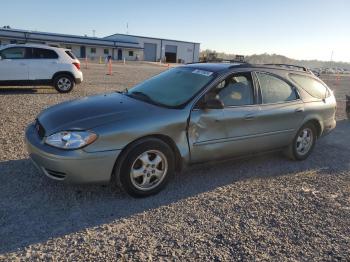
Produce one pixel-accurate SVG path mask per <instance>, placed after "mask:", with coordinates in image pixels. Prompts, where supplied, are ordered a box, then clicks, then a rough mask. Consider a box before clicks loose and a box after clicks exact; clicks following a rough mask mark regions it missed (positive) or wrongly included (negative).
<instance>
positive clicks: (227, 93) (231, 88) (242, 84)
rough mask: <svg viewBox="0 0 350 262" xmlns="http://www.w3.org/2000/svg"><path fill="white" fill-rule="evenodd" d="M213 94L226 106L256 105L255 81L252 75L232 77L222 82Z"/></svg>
mask: <svg viewBox="0 0 350 262" xmlns="http://www.w3.org/2000/svg"><path fill="white" fill-rule="evenodd" d="M212 92H214V94H215V95H216V98H218V99H220V100H221V101H222V102H223V103H224V105H225V106H243V105H252V104H254V92H253V81H252V77H251V74H250V73H246V74H235V75H233V76H230V77H228V78H226V79H225V80H224V81H222V82H220V83H219V84H218V85H217V86H216V87H215V88H214V89H213V90H212Z"/></svg>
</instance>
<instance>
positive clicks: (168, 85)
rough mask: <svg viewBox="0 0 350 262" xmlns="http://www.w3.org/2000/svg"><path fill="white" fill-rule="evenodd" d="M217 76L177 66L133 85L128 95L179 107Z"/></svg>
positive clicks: (208, 72)
mask: <svg viewBox="0 0 350 262" xmlns="http://www.w3.org/2000/svg"><path fill="white" fill-rule="evenodd" d="M214 77H215V74H214V73H213V72H210V71H205V70H200V69H194V68H190V67H177V68H173V69H171V70H167V71H165V72H163V73H161V74H159V75H156V76H154V77H152V78H150V79H148V80H146V81H145V82H142V83H140V84H139V85H137V86H135V87H133V88H132V89H131V90H130V92H128V94H127V95H128V96H131V97H134V98H136V99H139V100H144V101H146V102H151V103H152V102H153V103H155V104H159V105H164V106H167V107H177V106H180V105H183V104H185V103H187V102H188V101H189V100H190V99H191V98H193V97H194V96H195V95H196V94H197V93H198V92H199V91H200V90H202V89H203V87H205V86H206V85H207V84H208V83H209V82H211V81H212V80H213V79H214Z"/></svg>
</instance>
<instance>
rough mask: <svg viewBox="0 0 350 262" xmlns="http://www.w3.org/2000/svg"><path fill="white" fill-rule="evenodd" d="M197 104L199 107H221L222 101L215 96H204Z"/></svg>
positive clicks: (222, 105) (222, 106)
mask: <svg viewBox="0 0 350 262" xmlns="http://www.w3.org/2000/svg"><path fill="white" fill-rule="evenodd" d="M198 106H199V108H200V109H223V108H224V103H223V102H222V101H221V100H220V99H218V98H216V97H211V98H207V97H204V99H203V100H202V101H201V102H200V103H199V104H198Z"/></svg>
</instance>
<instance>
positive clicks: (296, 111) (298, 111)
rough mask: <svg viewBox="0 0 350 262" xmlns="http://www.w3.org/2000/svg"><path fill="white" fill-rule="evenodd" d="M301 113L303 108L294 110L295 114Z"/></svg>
mask: <svg viewBox="0 0 350 262" xmlns="http://www.w3.org/2000/svg"><path fill="white" fill-rule="evenodd" d="M301 112H304V108H302V107H299V108H297V109H295V113H301Z"/></svg>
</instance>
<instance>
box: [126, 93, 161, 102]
mask: <svg viewBox="0 0 350 262" xmlns="http://www.w3.org/2000/svg"><path fill="white" fill-rule="evenodd" d="M128 95H130V96H133V97H138V98H140V99H142V100H145V101H149V102H151V103H155V102H154V101H153V100H152V98H150V97H149V96H148V95H146V94H145V93H143V92H140V91H134V92H131V93H128Z"/></svg>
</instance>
